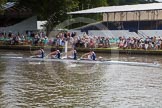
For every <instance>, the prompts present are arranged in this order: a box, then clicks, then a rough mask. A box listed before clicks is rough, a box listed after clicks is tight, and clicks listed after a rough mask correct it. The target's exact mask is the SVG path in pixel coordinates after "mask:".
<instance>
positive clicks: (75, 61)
mask: <svg viewBox="0 0 162 108" xmlns="http://www.w3.org/2000/svg"><path fill="white" fill-rule="evenodd" d="M1 58H4V59H21V60H25V61H30V62H31V61H32V62H63V63H67V62H68V63H83V64H88V63H89V64H107V65H111V64H116V65H129V66H145V67H160V64H158V63H144V62H127V61H113V60H96V61H93V60H82V59H81V60H80V59H78V60H73V59H49V58H31V57H30V58H23V57H8V56H7V57H5V56H4V57H1ZM39 64H40V63H39Z"/></svg>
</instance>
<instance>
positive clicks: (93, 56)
mask: <svg viewBox="0 0 162 108" xmlns="http://www.w3.org/2000/svg"><path fill="white" fill-rule="evenodd" d="M81 59H88V60H96V54H95V52H94V51H93V50H91V51H90V52H89V53H85V54H83V55H82V56H81Z"/></svg>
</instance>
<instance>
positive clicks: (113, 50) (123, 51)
mask: <svg viewBox="0 0 162 108" xmlns="http://www.w3.org/2000/svg"><path fill="white" fill-rule="evenodd" d="M0 49H3V50H24V51H28V50H32V51H33V50H38V49H40V46H30V45H23V46H22V45H7V46H6V45H5V46H3V45H1V46H0ZM44 49H45V50H54V49H55V47H51V46H46V47H44ZM59 49H60V50H63V48H61V47H60V48H59ZM77 51H78V52H88V51H89V48H77ZM94 51H95V52H96V53H119V54H144V55H162V50H156V51H155V50H148V51H146V50H141V49H118V48H94Z"/></svg>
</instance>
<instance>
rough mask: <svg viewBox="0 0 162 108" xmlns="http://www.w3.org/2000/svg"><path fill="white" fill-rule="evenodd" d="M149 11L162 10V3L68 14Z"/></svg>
mask: <svg viewBox="0 0 162 108" xmlns="http://www.w3.org/2000/svg"><path fill="white" fill-rule="evenodd" d="M147 10H162V3H149V4H137V5H122V6H108V7H98V8H93V9H87V10H81V11H75V12H68V14H88V13H113V12H132V11H147Z"/></svg>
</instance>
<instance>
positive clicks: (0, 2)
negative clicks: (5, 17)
mask: <svg viewBox="0 0 162 108" xmlns="http://www.w3.org/2000/svg"><path fill="white" fill-rule="evenodd" d="M5 3H6V0H0V14H2V13H3V5H4V4H5Z"/></svg>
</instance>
